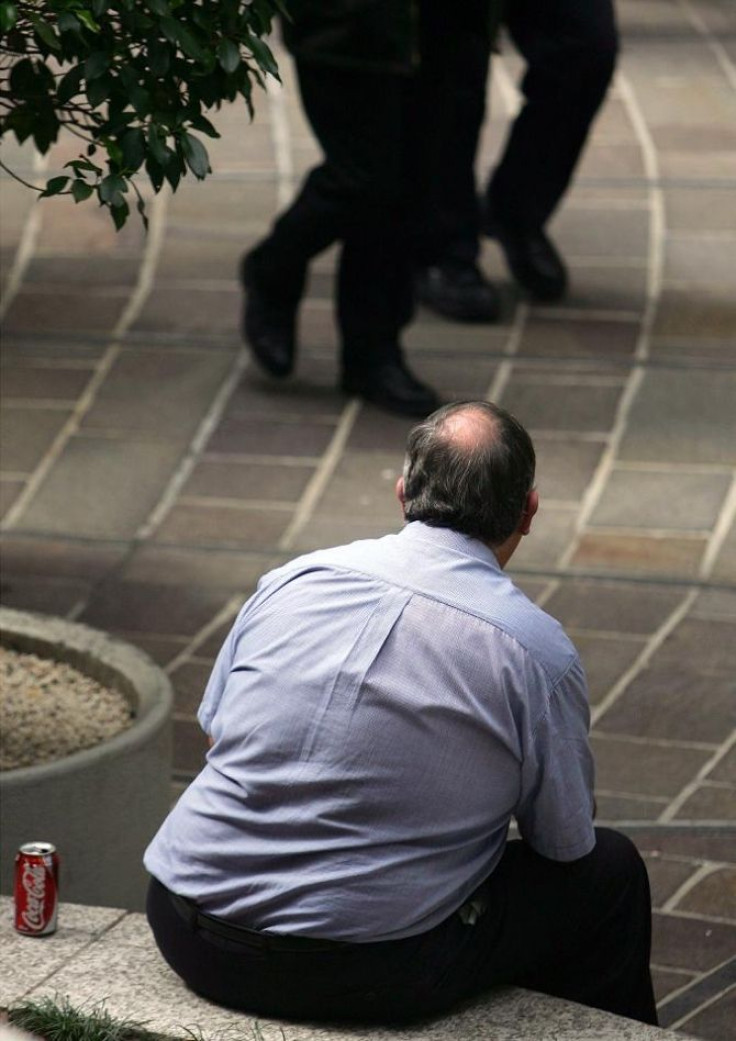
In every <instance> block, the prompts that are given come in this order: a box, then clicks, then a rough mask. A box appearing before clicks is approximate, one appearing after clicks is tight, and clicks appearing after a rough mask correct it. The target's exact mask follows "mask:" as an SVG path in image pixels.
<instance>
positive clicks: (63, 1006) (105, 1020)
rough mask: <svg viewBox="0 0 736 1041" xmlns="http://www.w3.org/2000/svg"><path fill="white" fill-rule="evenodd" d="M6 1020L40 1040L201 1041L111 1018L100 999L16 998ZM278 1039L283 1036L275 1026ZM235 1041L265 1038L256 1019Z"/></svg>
mask: <svg viewBox="0 0 736 1041" xmlns="http://www.w3.org/2000/svg"><path fill="white" fill-rule="evenodd" d="M7 1016H8V1022H9V1023H12V1024H13V1026H16V1027H18V1029H20V1030H26V1031H27V1032H28V1033H29V1034H35V1035H36V1036H37V1037H40V1038H43V1041H205V1039H204V1035H203V1034H202V1032H201V1031H200V1030H189V1029H182V1031H181V1034H178V1035H172V1034H160V1033H158V1032H156V1031H154V1030H148V1029H147V1027H146V1025H145V1024H144V1023H137V1022H136V1021H135V1020H132V1019H115V1018H114V1017H113V1016H111V1015H110V1013H109V1012H108V1011H107V1010H106V1008H105V1002H104V1001H100V1002H97V1003H96V1004H92V1005H89V1006H81V1007H80V1008H75V1007H74V1006H73V1005H72V1004H71V1003H70V1002H69V999H68V998H66V997H63V998H60V997H58V996H57V997H56V998H49V997H46V998H37V999H36V1000H35V1001H34V1000H25V1001H19V1002H17V1003H16V1004H15V1005H11V1007H10V1008H9V1009H8V1012H7ZM278 1031H279V1035H280V1039H281V1041H286V1035H285V1034H284V1031H283V1029H282V1028H281V1027H279V1028H278ZM237 1041H266V1038H265V1036H264V1034H263V1032H262V1030H261V1026H260V1024H259V1023H258V1022H255V1023H253V1024H248V1028H247V1030H246V1031H244V1033H243V1034H242V1035H241V1036H240V1037H239V1038H238V1039H237Z"/></svg>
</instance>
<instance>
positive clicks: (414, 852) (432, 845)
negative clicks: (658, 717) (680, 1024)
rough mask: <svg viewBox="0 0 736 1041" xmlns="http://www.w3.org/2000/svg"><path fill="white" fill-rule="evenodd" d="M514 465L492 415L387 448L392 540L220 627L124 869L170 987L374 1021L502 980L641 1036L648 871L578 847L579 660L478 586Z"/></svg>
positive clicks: (499, 556) (603, 842)
mask: <svg viewBox="0 0 736 1041" xmlns="http://www.w3.org/2000/svg"><path fill="white" fill-rule="evenodd" d="M534 468H535V456H534V449H533V446H532V443H531V440H530V438H529V436H528V434H527V433H526V431H525V430H524V428H523V427H522V426H521V425H520V424H519V423H518V422H517V421H516V420H515V419H514V418H513V417H512V416H511V415H509V414H508V413H507V412H505V411H504V410H503V409H500V408H498V407H496V406H494V405H492V404H489V403H487V402H483V401H479V402H464V403H455V404H452V405H448V406H445V407H444V408H442V409H440V410H439V411H437V412H435V413H434V414H433V415H432V416H430V417H429V419H427V420H425V421H423V422H422V423H420V424H419V425H418V426H416V427H415V428H414V429H413V430H412V432H411V433H410V435H409V440H408V451H407V457H406V463H405V469H404V474H403V477H402V478H401V479H400V480H399V481H398V484H397V492H398V497H399V500H400V502H401V504H402V507H403V511H404V516H405V518H406V521H407V524H406V526H405V527H404V528H403V530H402V531H401V532H400V533H399V534H397V535H388V536H386V537H384V538H381V539H375V540H367V541H363V542H355V543H352V544H351V545H348V546H342V547H338V548H335V549H330V550H323V551H319V552H316V553H311V554H309V555H307V556H303V557H300V558H298V559H297V560H295V561H293V562H292V563H290V564H287V565H285V566H284V567H281V568H279V569H277V570H276V571H273V572H271V573H270V574H268V575H266V576H265V577H264V578H263V579H262V580H261V582H260V584H259V587H258V590H257V592H256V593H255V595H254V596H253V597H252V598H251V599H250V600H249V601H248V602H247V603H246V604H245V606H244V607H243V609H242V610H241V612H240V614H239V616H238V618H237V619H236V621H235V624H234V626H233V628H232V631H231V632H230V634H229V636H228V637H227V639H226V641H225V643H224V645H223V647H222V650H221V651H220V655H219V657H218V659H217V662H216V664H215V667H214V670H213V673H212V677H211V679H210V681H209V684H208V686H207V689H206V691H205V695H204V700H203V702H202V705H201V708H200V712H199V719H200V722H201V724H202V726H203V728H204V730H205V731H206V733H207V734H209V735H210V738H211V750H210V752H209V754H208V756H207V763H206V766H205V767H204V769H203V770H202V772H201V773H200V774H199V776H198V777H197V778H196V779H195V780H194V781H193V783H192V784H191V785H190V787H189V788H188V789H187V790H186V791H185V792H184V794H183V795H182V797H181V798H180V800H179V802H178V803H177V805H176V806H175V808H174V809H173V810H172V812H171V814H170V815H169V817H168V818H167V820H166V821H165V822H164V824H163V826H162V827H161V829H160V831H159V833H158V834H157V835H156V837H155V838H154V840H153V842H152V843H151V845H150V847H149V848H148V850H147V852H146V856H145V863H146V867H147V868H148V870H149V872H150V873H151V875H152V876H153V879H152V882H151V887H150V892H149V900H148V916H149V921H150V923H151V927H152V929H153V932H154V935H155V937H156V941H157V943H158V945H159V947H160V949H161V952H162V954H163V956H164V957H165V958H166V960H167V961H168V962H169V964H170V965H171V967H172V968H173V969H174V970H175V971H176V972H177V973H179V975H180V976H181V977H182V978H183V979H184V980H185V981H186V983H187V984H188V985H189V986H190V987H191V988H192V989H193V990H195V991H197V992H198V993H200V994H202V995H204V996H205V997H207V998H209V999H210V1000H212V1001H215V1002H218V1003H221V1004H223V1005H226V1006H230V1007H233V1008H240V1009H244V1010H247V1011H249V1012H251V1013H253V1014H257V1015H262V1016H276V1017H287V1018H297V1019H298V1018H309V1019H318V1020H325V1021H327V1020H334V1019H354V1020H356V1019H357V1020H361V1021H373V1022H381V1021H383V1022H399V1021H405V1020H410V1019H413V1018H416V1017H421V1016H425V1015H428V1014H433V1013H437V1012H440V1011H443V1010H445V1009H447V1008H449V1007H450V1006H452V1005H453V1004H454V1003H455V1002H458V1001H460V1000H462V999H464V998H467V997H468V996H470V995H472V994H475V993H478V992H481V991H483V990H485V989H487V988H488V987H491V986H493V985H495V984H501V983H507V984H508V983H513V984H519V985H522V986H527V987H531V988H533V989H536V990H540V991H545V992H547V993H549V994H553V995H558V996H560V997H563V998H568V999H571V1000H574V1001H579V1002H583V1003H585V1004H588V1005H590V1006H593V1007H596V1008H600V1009H606V1010H609V1011H611V1012H616V1013H619V1014H621V1015H624V1016H630V1017H633V1018H635V1019H639V1020H642V1021H644V1022H647V1023H655V1022H656V1012H655V1006H654V998H653V995H652V986H651V979H650V974H649V950H650V930H651V908H650V898H649V886H648V880H647V873H646V869H645V867H644V864H643V862H642V860H641V858H640V857H639V855H638V853H637V851H636V849H635V847H634V846H633V845H632V843H631V842H630V841H629V840H628V839H627V838H625V837H624V836H622V835H620V834H618V833H616V832H614V831H609V830H606V829H596V828H594V826H593V762H592V758H591V753H590V748H589V745H588V733H587V731H588V720H589V712H588V703H587V691H586V684H585V677H584V674H583V670H582V667H581V664H580V661H579V658H578V655H577V653H576V651H575V649H574V647H573V646H572V644H571V643H570V641H569V640H568V638H567V637H566V636H565V634H564V632H563V631H562V629H561V627H560V625H559V624H558V623H557V622H555V621H554V620H553V619H552V618H550V617H549V616H548V615H547V614H545V612H544V611H542V610H541V609H540V608H538V607H536V606H535V605H534V604H532V603H531V602H530V601H529V600H528V599H527V597H526V596H525V595H524V594H523V593H522V592H521V591H520V590H519V589H517V588H516V587H515V586H514V584H513V582H512V581H511V580H510V579H509V578H508V577H507V576H506V574H505V573H504V570H503V569H504V567H505V565H506V564H507V562H508V561H509V559H510V557H511V555H512V554H513V553H514V551H515V549H516V548H517V546H518V544H519V542H520V541H521V539H522V537H523V536H525V535H527V534H528V533H529V531H530V528H531V525H532V520H533V517H534V515H535V513H536V510H537V506H538V496H537V492H536V491H535V489H534ZM512 819H515V820H516V821H517V823H518V826H519V832H520V835H521V838H520V839H514V840H512V841H509V839H508V830H509V825H510V823H511V821H512Z"/></svg>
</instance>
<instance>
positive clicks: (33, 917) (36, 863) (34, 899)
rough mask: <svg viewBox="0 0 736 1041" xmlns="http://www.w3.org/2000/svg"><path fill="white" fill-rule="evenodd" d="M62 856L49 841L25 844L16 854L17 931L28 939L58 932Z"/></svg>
mask: <svg viewBox="0 0 736 1041" xmlns="http://www.w3.org/2000/svg"><path fill="white" fill-rule="evenodd" d="M58 907H59V854H58V853H57V852H56V847H55V846H52V845H51V843H50V842H26V843H24V845H22V846H21V847H20V849H19V850H18V852H17V853H16V854H15V928H16V929H17V930H18V932H19V933H24V934H25V935H26V936H48V935H49V934H50V933H55V932H56V916H57V912H58Z"/></svg>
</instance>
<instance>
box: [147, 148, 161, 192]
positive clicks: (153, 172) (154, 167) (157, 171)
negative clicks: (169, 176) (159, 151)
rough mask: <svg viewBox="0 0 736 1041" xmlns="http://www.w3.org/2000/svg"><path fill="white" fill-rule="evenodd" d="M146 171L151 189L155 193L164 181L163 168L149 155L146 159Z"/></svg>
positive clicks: (159, 189)
mask: <svg viewBox="0 0 736 1041" xmlns="http://www.w3.org/2000/svg"><path fill="white" fill-rule="evenodd" d="M146 173H147V174H148V176H149V179H150V181H151V184H152V185H153V190H154V191H155V192H156V193H158V192H160V191H161V186H162V185H163V183H164V168H163V166H162V165H161V163H159V162H157V161H156V160H155V159H153V158H151V156H149V157H148V159H146Z"/></svg>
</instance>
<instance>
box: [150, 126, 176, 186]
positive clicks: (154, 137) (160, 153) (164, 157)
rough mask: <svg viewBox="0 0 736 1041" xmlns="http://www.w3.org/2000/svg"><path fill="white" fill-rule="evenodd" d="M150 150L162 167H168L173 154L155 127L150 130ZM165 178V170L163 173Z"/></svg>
mask: <svg viewBox="0 0 736 1041" xmlns="http://www.w3.org/2000/svg"><path fill="white" fill-rule="evenodd" d="M148 148H149V150H150V152H151V155H152V156H153V158H154V160H155V161H156V162H157V163H158V164H159V165H160V166H162V167H164V166H166V164H167V162H168V161H169V155H170V154H171V153H170V151H169V149H168V148H167V147H166V141H165V140H164V139H163V136H162V134H161V133H160V132H159V131H158V129H157V128H156V127H154V126H150V127H149V128H148ZM161 176H162V178H163V170H162V172H161Z"/></svg>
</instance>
